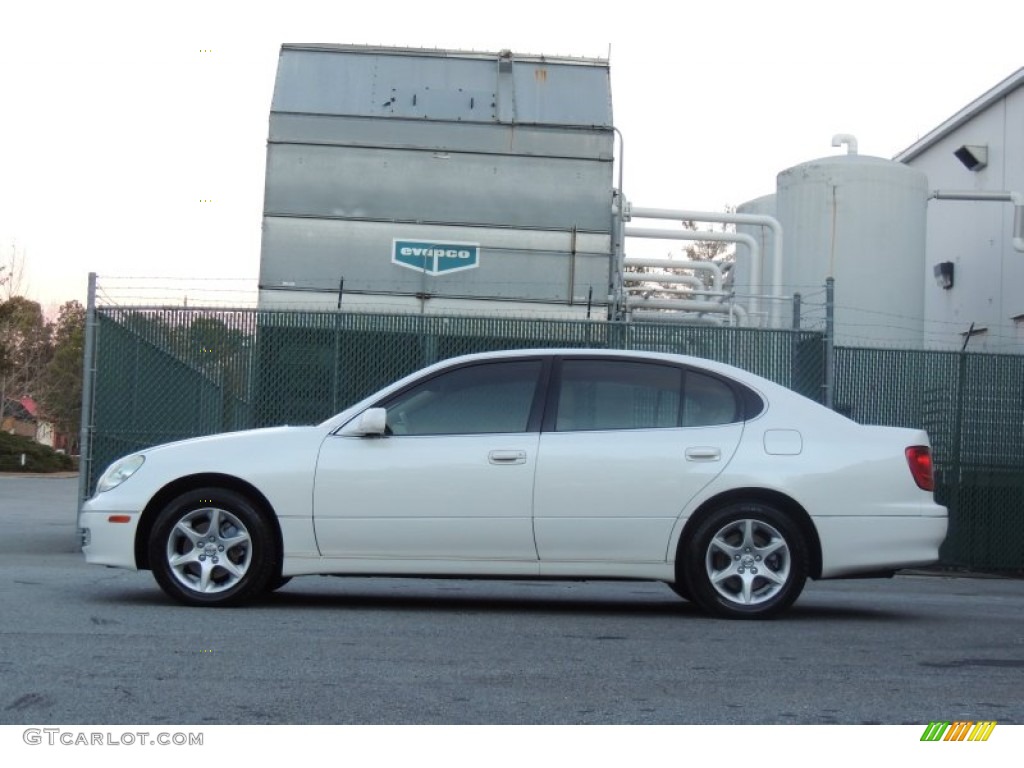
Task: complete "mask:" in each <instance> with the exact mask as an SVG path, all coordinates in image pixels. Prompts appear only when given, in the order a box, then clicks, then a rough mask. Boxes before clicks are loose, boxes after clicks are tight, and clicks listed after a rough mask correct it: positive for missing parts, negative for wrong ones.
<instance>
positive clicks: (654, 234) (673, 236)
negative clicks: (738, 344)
mask: <svg viewBox="0 0 1024 768" xmlns="http://www.w3.org/2000/svg"><path fill="white" fill-rule="evenodd" d="M626 236H627V237H644V238H650V239H652V240H691V241H693V240H711V241H715V242H725V243H743V244H744V245H746V246H747V249H748V251H749V252H750V285H749V288H750V291H749V293H750V294H751V295H752V296H754V295H756V294H758V293H759V291H758V290H756V289H755V286H758V285H760V284H761V247H760V246H759V245H758V244H757V240H755V239H754V238H753V237H751V236H750V235H747V234H743V233H741V232H692V231H688V230H687V231H683V232H680V231H678V230H675V229H644V228H640V227H626ZM698 263H704V262H698ZM758 309H759V306H758V301H757V299H756V298H752V299H751V300H750V314H752V315H754V316H757V314H758Z"/></svg>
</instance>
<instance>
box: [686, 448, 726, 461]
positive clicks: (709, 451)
mask: <svg viewBox="0 0 1024 768" xmlns="http://www.w3.org/2000/svg"><path fill="white" fill-rule="evenodd" d="M721 458H722V452H721V451H720V450H719V449H718V448H714V447H711V446H706V445H702V446H698V447H696V448H687V449H686V460H687V461H718V460H720V459H721Z"/></svg>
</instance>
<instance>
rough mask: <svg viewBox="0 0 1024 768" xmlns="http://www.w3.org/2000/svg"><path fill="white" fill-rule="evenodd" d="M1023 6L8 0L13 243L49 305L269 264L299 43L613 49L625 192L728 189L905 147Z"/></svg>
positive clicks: (991, 61) (717, 203)
mask: <svg viewBox="0 0 1024 768" xmlns="http://www.w3.org/2000/svg"><path fill="white" fill-rule="evenodd" d="M1022 28H1024V5H1021V4H1015V3H1012V2H1007V1H1006V0H998V1H995V0H974V2H972V3H970V4H969V5H965V6H958V7H955V8H954V7H951V6H947V5H944V4H940V3H934V2H915V1H904V0H888V2H880V1H879V0H866V1H865V2H856V3H821V2H800V1H798V0H776V1H775V2H772V3H767V2H763V0H761V1H760V2H754V1H753V0H735V1H734V2H721V1H720V2H702V3H693V2H687V1H686V0H682V1H681V2H679V1H677V2H675V3H669V2H657V3H654V2H648V1H647V0H635V1H634V2H632V3H621V2H615V3H611V2H600V1H594V2H559V1H558V0H546V1H545V2H539V1H536V0H518V1H517V2H515V3H509V4H501V3H481V2H479V1H476V2H463V1H462V0H434V1H433V2H407V0H393V1H392V2H386V3H376V4H375V3H353V2H340V1H339V0H333V2H320V1H319V0H289V2H287V3H281V2H274V3H270V2H262V1H260V0H257V1H254V2H246V3H243V2H228V1H218V0H205V1H204V2H195V1H194V0H179V1H178V2H174V3H163V2H158V1H154V2H149V3H139V2H130V3H129V2H116V1H114V0H92V1H91V2H88V3H82V2H67V1H64V0H57V1H56V2H46V0H37V2H33V3H19V4H17V5H15V4H14V3H13V2H7V3H5V4H4V5H3V6H2V10H0V264H3V263H8V262H9V261H10V260H11V258H12V257H14V258H16V259H18V260H19V261H20V262H21V264H22V265H23V268H24V274H23V278H22V281H21V287H22V291H21V292H22V293H24V294H25V295H27V296H29V298H32V299H34V300H37V301H39V302H40V303H42V304H43V305H44V306H46V307H49V308H50V310H51V311H52V309H53V308H54V307H56V305H58V304H59V303H61V302H63V301H66V300H69V299H78V300H80V301H84V300H85V296H86V286H87V275H88V273H89V272H96V273H98V274H99V276H100V277H99V280H100V285H101V287H103V286H107V287H109V288H111V289H112V288H113V286H125V285H132V284H136V285H154V286H159V285H162V284H164V282H165V281H164V280H162V279H170V280H177V281H193V282H194V281H196V280H202V281H203V283H204V284H205V285H207V286H213V287H216V286H218V285H225V286H226V285H234V283H232V282H231V279H234V278H239V279H244V280H247V281H250V282H251V284H252V285H253V286H254V285H255V279H256V276H257V274H258V271H259V253H260V223H261V213H262V204H263V182H264V170H265V161H266V137H267V126H268V119H269V111H270V103H271V97H272V93H273V86H274V76H275V73H276V67H277V59H278V53H279V50H280V46H281V44H282V43H286V42H287V43H352V44H366V45H397V46H411V47H427V48H456V49H466V50H478V51H497V50H501V49H506V48H508V49H511V50H513V51H515V52H518V53H534V54H548V55H568V56H583V57H602V58H603V57H609V56H610V60H611V67H610V69H611V78H612V99H613V112H614V120H615V124H616V127H617V128H619V130H620V131H621V132H622V135H623V138H624V147H625V152H624V154H623V157H624V166H623V168H624V184H623V186H624V189H625V193H626V196H627V197H628V198H629V199H630V200H631V201H632V202H633V204H634V205H637V206H645V207H660V208H683V209H698V210H709V211H721V210H722V209H723V208H724V207H725V206H726V205H737V204H740V203H742V202H745V201H747V200H751V199H753V198H756V197H759V196H761V195H765V194H771V193H773V192H774V191H775V177H776V175H777V174H778V173H779V172H780V171H782V170H784V169H786V168H789V167H791V166H793V165H796V164H798V163H802V162H806V161H808V160H813V159H816V158H819V157H824V156H827V155H832V154H835V153H838V152H841V151H844V150H839V149H834V148H832V146H831V138H832V136H833V135H834V134H836V133H851V134H854V135H855V136H856V137H857V138H858V140H859V145H860V152H861V154H866V155H876V156H880V157H892V156H893V155H895V154H896V153H897V152H899V151H900V150H902V149H905V148H906V147H907V146H909V145H911V144H912V143H914V142H915V141H916V140H917V139H919V138H920V137H922V136H923V135H925V134H926V133H928V132H929V131H930V130H931V129H933V128H935V127H936V126H937V125H938V124H939V123H941V122H942V121H943V120H945V119H946V118H948V117H950V116H951V115H953V114H954V113H955V112H957V111H958V110H960V109H961V108H963V107H964V106H966V105H967V104H968V103H970V102H971V101H972V100H974V99H975V98H977V97H978V96H980V95H981V94H982V93H984V92H985V91H987V90H988V89H990V88H992V87H993V86H995V85H996V84H997V83H999V82H1000V81H1002V80H1003V79H1005V78H1006V77H1008V76H1009V75H1011V74H1012V73H1013V72H1014V71H1016V70H1017V69H1019V68H1020V67H1021V66H1022V64H1024V56H1022V55H1021V50H1022V49H1021V46H1020V42H1019V34H1020V30H1021V29H1022ZM128 278H135V279H136V281H135V282H134V283H133V282H132V281H131V280H129V279H128ZM167 284H171V283H169V282H168V283H167Z"/></svg>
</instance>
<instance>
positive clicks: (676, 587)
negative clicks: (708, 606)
mask: <svg viewBox="0 0 1024 768" xmlns="http://www.w3.org/2000/svg"><path fill="white" fill-rule="evenodd" d="M666 584H668V586H669V589H671V590H672V591H673V592H675V593H676V594H677V595H679V597H681V598H682V599H683V600H685V601H686V602H688V603H692V602H693V595H692V594H691V593H690V588H689V587H688V586H687V585H686V582H685V581H683V580H682V579H679V578H677V579H676V580H675V581H669V582H666Z"/></svg>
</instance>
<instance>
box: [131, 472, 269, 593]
mask: <svg viewBox="0 0 1024 768" xmlns="http://www.w3.org/2000/svg"><path fill="white" fill-rule="evenodd" d="M276 561H277V558H276V546H275V539H274V536H273V534H272V531H271V528H270V525H269V524H268V523H267V521H266V519H265V518H264V517H263V514H262V513H261V512H260V510H258V509H257V508H256V507H255V505H253V504H252V502H250V501H249V500H248V499H247V498H246V497H245V496H242V495H241V494H238V493H235V492H234V491H229V490H226V489H223V488H199V489H196V490H194V491H189V492H188V493H184V494H182V495H181V496H179V497H177V498H176V499H174V500H173V501H171V502H170V503H169V504H168V505H167V506H165V507H164V508H163V510H162V511H161V512H160V514H159V516H158V517H157V519H156V522H155V524H154V525H153V531H152V534H151V536H150V540H149V562H150V566H151V567H152V569H153V575H154V577H156V580H157V583H158V584H159V585H160V587H161V588H162V589H163V590H164V592H166V593H167V594H168V595H170V596H171V597H173V598H174V599H175V600H178V601H179V602H182V603H185V604H186V605H237V604H239V603H242V602H244V601H246V600H248V599H250V598H252V597H254V596H256V595H258V594H260V593H263V592H265V591H266V590H267V589H268V588H269V586H270V585H271V583H272V579H273V578H274V571H275V564H276Z"/></svg>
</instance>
